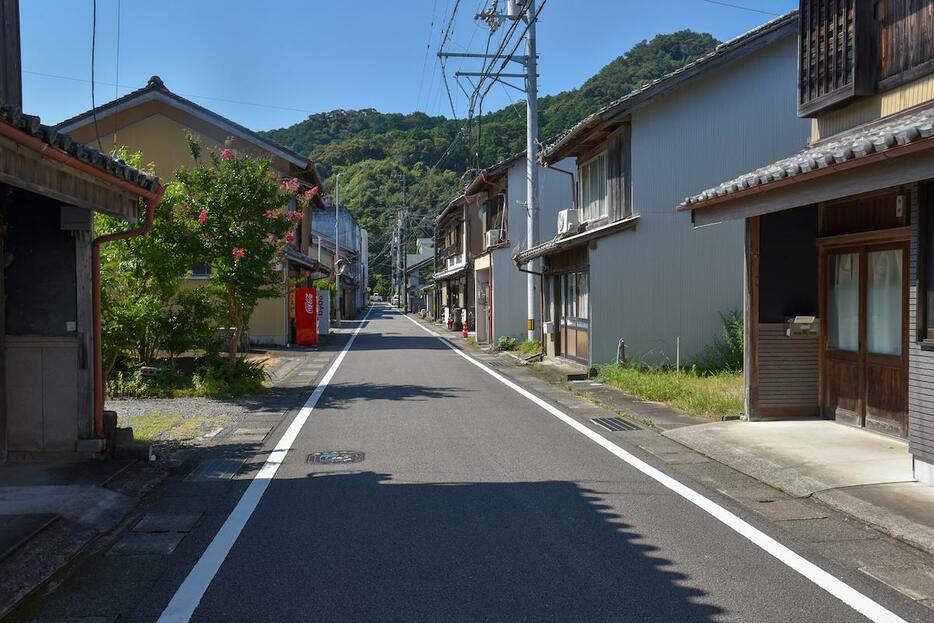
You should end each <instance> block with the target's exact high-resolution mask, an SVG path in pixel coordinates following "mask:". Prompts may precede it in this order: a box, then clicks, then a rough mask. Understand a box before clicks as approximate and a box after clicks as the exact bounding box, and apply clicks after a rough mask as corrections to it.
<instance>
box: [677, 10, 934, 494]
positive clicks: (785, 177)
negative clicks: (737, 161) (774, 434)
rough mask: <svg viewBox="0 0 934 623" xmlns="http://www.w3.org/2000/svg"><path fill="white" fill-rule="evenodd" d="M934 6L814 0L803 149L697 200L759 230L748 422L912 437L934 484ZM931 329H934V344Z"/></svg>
mask: <svg viewBox="0 0 934 623" xmlns="http://www.w3.org/2000/svg"><path fill="white" fill-rule="evenodd" d="M932 41H934V2H931V1H930V0H921V1H914V0H911V1H909V0H880V1H879V2H876V3H873V2H860V1H859V0H856V1H844V2H829V1H825V0H802V2H801V25H800V36H799V43H798V62H799V76H800V80H799V84H798V94H797V97H798V112H799V114H800V115H801V116H802V117H805V116H806V117H811V118H812V132H811V142H810V144H809V145H808V146H807V148H806V149H804V150H803V151H801V152H799V153H797V154H795V155H793V156H790V157H785V158H783V159H781V160H778V161H777V162H775V163H773V164H771V165H768V166H766V167H762V168H760V169H757V170H755V171H752V172H750V173H747V174H745V175H741V176H739V177H736V178H734V179H731V180H729V181H727V182H723V183H721V184H719V185H718V186H714V187H711V188H709V189H708V190H706V191H704V192H702V193H700V194H697V195H694V196H691V197H689V198H688V199H687V200H686V201H685V202H684V203H683V204H682V205H681V206H680V208H679V209H680V210H682V211H689V212H690V213H691V214H692V218H693V221H694V223H695V225H696V226H703V225H710V224H716V223H721V222H725V221H732V222H737V221H738V222H744V223H745V225H744V226H745V232H746V233H745V258H746V259H745V283H746V287H745V295H744V299H745V319H746V320H745V326H746V336H747V339H746V366H745V367H746V415H747V417H749V418H750V419H767V418H776V417H780V418H788V417H814V416H820V417H825V418H830V419H835V420H837V421H840V422H843V423H846V424H850V425H853V426H858V427H864V428H866V429H869V430H873V431H876V432H879V433H883V434H887V435H892V436H894V437H901V438H908V441H909V450H910V451H911V453H912V455H913V457H914V461H915V474H916V476H917V478H918V479H919V480H921V481H923V482H927V483H928V484H934V399H932V398H931V395H932V394H931V392H932V390H934V339H932V338H934V312H932V311H930V310H932V309H934V277H932V276H934V227H931V226H930V225H929V223H931V222H934V221H932V217H934V202H932V188H934V186H932V183H934V47H932V45H931V44H932ZM929 327H930V329H931V330H930V332H929Z"/></svg>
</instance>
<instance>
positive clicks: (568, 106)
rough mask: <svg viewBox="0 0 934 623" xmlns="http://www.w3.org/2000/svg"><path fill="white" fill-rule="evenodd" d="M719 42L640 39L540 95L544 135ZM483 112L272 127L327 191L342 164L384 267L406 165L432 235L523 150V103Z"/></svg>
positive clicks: (353, 113)
mask: <svg viewBox="0 0 934 623" xmlns="http://www.w3.org/2000/svg"><path fill="white" fill-rule="evenodd" d="M717 43H718V42H717V40H716V39H715V38H714V37H712V36H711V35H709V34H705V33H696V32H693V31H690V30H682V31H678V32H674V33H671V34H664V35H658V36H656V37H655V38H653V39H652V40H651V41H642V42H640V43H637V44H636V45H635V46H633V47H632V48H631V49H630V50H629V51H628V52H626V53H625V54H623V55H622V56H620V57H618V58H617V59H616V60H614V61H612V62H611V63H609V64H607V65H606V66H605V67H603V69H601V70H600V71H599V72H598V73H597V74H596V75H594V76H593V77H591V78H590V79H589V80H587V81H586V82H584V84H583V85H581V87H580V88H578V89H574V90H570V91H564V92H562V93H559V94H557V95H549V96H545V97H542V98H540V99H539V126H540V134H541V136H542V138H543V139H544V140H547V139H548V138H549V137H551V136H555V135H557V134H559V133H560V132H562V131H564V130H566V129H567V128H569V127H571V126H572V125H574V124H575V123H577V122H578V121H580V120H581V119H583V118H584V117H586V116H587V115H589V114H591V113H593V112H595V111H597V110H599V109H600V108H602V107H603V106H606V105H607V104H609V103H610V102H612V101H614V100H616V99H618V98H620V97H622V96H623V95H625V94H626V93H628V92H629V91H631V90H633V89H635V88H638V87H640V86H642V85H644V84H646V83H647V82H650V81H652V80H655V79H657V78H659V77H661V76H663V75H665V74H667V73H669V72H671V71H673V70H675V69H677V68H679V67H681V66H682V65H685V64H687V63H689V62H691V61H693V60H695V59H697V58H698V57H700V56H703V55H704V54H706V53H708V52H710V51H711V50H713V49H714V47H715V46H716V45H717ZM480 121H481V122H480V123H478V122H477V120H474V122H473V123H471V124H470V125H469V126H466V124H465V122H464V120H454V119H448V118H446V117H441V116H438V117H430V116H428V115H426V114H424V113H412V114H409V115H404V114H399V113H381V112H378V111H376V110H373V109H365V110H335V111H331V112H327V113H319V114H314V115H310V116H309V117H308V118H307V119H305V120H304V121H301V122H299V123H297V124H295V125H293V126H290V127H288V128H281V129H277V130H271V131H269V132H266V133H265V134H266V135H267V136H269V137H270V138H272V139H274V140H276V141H278V142H279V143H282V144H283V145H286V146H288V147H291V148H292V149H294V150H296V151H298V152H300V153H303V154H308V155H309V156H310V157H311V159H312V160H314V161H315V162H316V163H317V164H318V168H319V171H320V172H321V174H322V177H324V178H325V179H326V182H325V183H326V185H327V186H328V190H331V188H330V186H331V185H332V184H333V173H336V172H338V171H340V172H343V175H342V176H341V203H342V204H343V205H346V206H347V207H348V208H349V209H350V210H351V212H353V214H354V215H355V216H356V217H357V219H358V221H359V222H360V224H361V225H362V226H363V227H366V228H367V229H368V230H369V232H370V251H371V256H372V257H373V258H374V259H375V260H376V262H375V263H374V266H373V267H374V272H385V271H386V270H388V268H387V266H388V264H386V263H385V262H384V261H383V259H382V258H376V256H377V254H378V253H379V252H380V251H381V250H382V248H383V246H384V245H385V244H386V241H387V240H388V239H389V229H390V228H391V226H392V223H393V222H394V219H395V215H396V212H397V211H398V210H399V208H400V207H401V206H402V174H403V173H404V174H405V176H406V179H407V183H408V196H407V197H406V199H407V203H408V205H409V206H410V214H411V219H410V224H411V226H410V232H411V238H412V239H413V240H414V238H415V237H416V236H430V235H431V233H432V224H431V217H432V216H433V215H434V214H436V213H437V210H438V209H439V208H440V207H443V206H444V205H445V204H446V203H447V202H448V201H449V200H450V199H452V198H453V197H455V196H456V195H457V194H459V193H460V192H461V191H462V190H463V187H464V185H465V184H466V183H467V182H468V181H470V179H471V176H472V174H473V173H474V172H475V168H476V167H477V166H480V167H487V166H490V165H492V164H495V163H496V162H499V161H500V160H503V159H505V158H507V157H509V156H511V155H513V154H516V153H518V152H520V151H522V150H523V149H525V106H524V105H523V104H522V103H519V104H517V105H515V106H507V107H506V108H503V109H501V110H498V111H496V112H492V113H488V114H484V115H483V118H482V119H481V120H480ZM452 142H453V143H454V145H453V147H452ZM439 161H440V162H439ZM436 163H438V166H437V168H436V169H432V166H433V165H435V164H436Z"/></svg>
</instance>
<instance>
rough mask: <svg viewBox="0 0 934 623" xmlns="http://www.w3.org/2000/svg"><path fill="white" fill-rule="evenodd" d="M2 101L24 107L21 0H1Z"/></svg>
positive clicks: (0, 89)
mask: <svg viewBox="0 0 934 623" xmlns="http://www.w3.org/2000/svg"><path fill="white" fill-rule="evenodd" d="M0 103H3V104H5V105H7V106H14V107H16V108H22V107H23V76H22V68H21V66H20V46H19V0H0Z"/></svg>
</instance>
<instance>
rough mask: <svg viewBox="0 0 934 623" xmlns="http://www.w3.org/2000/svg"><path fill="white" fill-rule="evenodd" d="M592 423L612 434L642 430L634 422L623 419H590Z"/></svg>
mask: <svg viewBox="0 0 934 623" xmlns="http://www.w3.org/2000/svg"><path fill="white" fill-rule="evenodd" d="M590 421H591V422H593V423H594V424H596V425H597V426H600V427H602V428H605V429H607V430H608V431H612V432H620V431H626V430H641V429H640V428H639V427H638V426H636V425H635V424H633V423H632V422H627V421H626V420H624V419H623V418H621V417H595V418H590Z"/></svg>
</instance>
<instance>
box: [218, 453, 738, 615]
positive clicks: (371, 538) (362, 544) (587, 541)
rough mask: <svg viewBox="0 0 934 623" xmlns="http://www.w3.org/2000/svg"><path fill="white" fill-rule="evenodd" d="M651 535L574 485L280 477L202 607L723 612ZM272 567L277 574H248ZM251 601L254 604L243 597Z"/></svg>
mask: <svg viewBox="0 0 934 623" xmlns="http://www.w3.org/2000/svg"><path fill="white" fill-rule="evenodd" d="M344 470H346V467H345V468H344ZM641 538H642V536H641V535H640V534H638V533H635V532H634V531H632V529H631V526H629V525H628V524H627V523H625V521H623V519H622V518H621V517H620V516H619V515H616V514H614V513H610V512H608V510H607V507H606V506H605V505H603V504H602V503H601V502H600V499H599V494H598V493H596V492H594V491H590V490H586V489H582V488H580V487H578V486H577V485H576V484H574V483H571V482H554V481H547V482H513V483H445V484H420V483H419V484H412V483H406V482H393V481H392V479H391V477H390V476H388V475H383V474H377V473H373V472H356V473H354V472H347V471H332V472H317V473H314V474H311V475H309V476H308V477H307V478H304V479H277V480H275V481H273V482H272V483H271V485H270V487H269V490H268V491H267V493H266V497H265V498H264V499H263V502H262V504H261V505H260V508H259V509H258V512H257V513H256V514H255V515H254V516H253V518H252V519H251V521H250V524H249V526H248V528H247V530H246V531H245V532H244V534H243V535H242V536H241V538H240V542H239V543H238V544H237V547H235V548H234V551H233V552H232V553H231V556H230V558H228V560H227V563H226V564H225V565H224V567H223V568H222V570H221V573H220V575H219V576H218V577H217V578H216V579H215V581H214V583H213V585H212V590H210V591H209V592H208V594H207V595H206V596H205V599H204V600H203V601H202V610H201V612H202V613H204V614H208V613H210V616H208V618H210V619H211V620H214V619H215V618H216V619H217V620H221V619H222V618H224V616H236V615H237V614H238V613H240V614H242V610H239V609H240V608H243V607H247V608H248V609H249V610H251V611H252V612H255V613H262V616H263V618H268V619H278V620H316V619H318V618H327V620H329V621H368V620H409V621H439V620H463V621H466V620H470V621H479V620H483V621H543V620H561V621H567V620H573V621H596V620H601V621H609V620H613V621H647V622H652V621H658V622H662V621H664V622H670V621H712V620H714V618H716V617H718V615H720V614H723V611H722V610H721V609H720V608H718V607H716V606H713V605H709V604H706V603H703V599H704V596H705V593H704V592H703V591H701V590H698V589H696V588H692V587H690V586H686V585H685V584H686V583H687V582H689V581H690V578H688V577H686V576H685V575H684V574H681V573H678V572H675V571H671V570H669V569H667V568H666V567H668V566H669V565H671V564H672V563H671V561H669V560H666V559H664V558H661V557H658V556H656V555H654V551H655V548H654V547H652V546H650V545H646V544H643V543H640V542H639V541H640V539H641ZM268 568H276V569H278V572H277V573H275V574H268V573H259V574H257V573H252V572H250V570H255V569H268ZM302 587H307V590H304V589H303V588H302ZM245 595H250V597H249V599H248V600H247V601H248V602H249V605H247V604H245V603H243V601H242V600H241V599H240V598H238V597H237V596H245Z"/></svg>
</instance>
